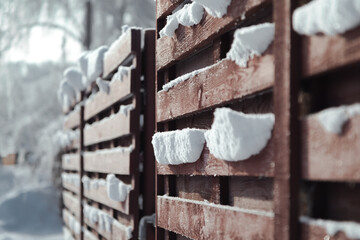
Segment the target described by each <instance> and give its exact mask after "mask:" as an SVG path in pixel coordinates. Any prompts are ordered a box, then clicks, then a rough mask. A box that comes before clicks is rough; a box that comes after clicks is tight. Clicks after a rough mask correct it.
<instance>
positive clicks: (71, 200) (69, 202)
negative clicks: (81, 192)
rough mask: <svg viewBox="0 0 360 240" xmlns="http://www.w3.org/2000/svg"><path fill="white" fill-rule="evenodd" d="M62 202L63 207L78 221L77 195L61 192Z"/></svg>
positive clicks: (79, 209)
mask: <svg viewBox="0 0 360 240" xmlns="http://www.w3.org/2000/svg"><path fill="white" fill-rule="evenodd" d="M62 195H63V202H64V205H65V207H66V208H67V209H68V210H69V211H70V212H71V213H72V214H74V216H75V217H76V218H77V219H80V211H81V206H80V201H79V197H78V196H77V195H73V194H71V193H70V192H67V191H63V192H62Z"/></svg>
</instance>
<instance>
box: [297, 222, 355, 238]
mask: <svg viewBox="0 0 360 240" xmlns="http://www.w3.org/2000/svg"><path fill="white" fill-rule="evenodd" d="M301 239H302V240H319V239H326V240H355V239H353V238H349V237H347V236H346V234H345V233H343V232H338V233H336V234H335V235H334V236H330V235H329V234H328V233H327V232H326V229H325V228H323V227H320V226H316V225H311V224H308V223H302V224H301Z"/></svg>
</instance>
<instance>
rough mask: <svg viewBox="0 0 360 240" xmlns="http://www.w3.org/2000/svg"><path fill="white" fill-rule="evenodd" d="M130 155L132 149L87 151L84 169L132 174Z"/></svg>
mask: <svg viewBox="0 0 360 240" xmlns="http://www.w3.org/2000/svg"><path fill="white" fill-rule="evenodd" d="M130 156H131V152H130V151H123V152H121V151H112V152H111V151H109V152H103V153H99V152H92V153H90V152H85V153H84V170H85V171H87V172H100V173H114V174H120V175H130V174H131V170H130ZM99 159H101V161H99Z"/></svg>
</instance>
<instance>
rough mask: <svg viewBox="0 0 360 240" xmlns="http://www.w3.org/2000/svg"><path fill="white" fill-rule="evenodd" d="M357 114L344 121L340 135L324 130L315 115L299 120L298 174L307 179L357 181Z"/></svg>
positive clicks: (359, 172)
mask: <svg viewBox="0 0 360 240" xmlns="http://www.w3.org/2000/svg"><path fill="white" fill-rule="evenodd" d="M358 126H360V116H355V117H352V118H351V119H349V121H347V122H346V123H345V124H344V126H343V129H342V133H341V134H336V133H331V132H327V131H326V130H325V128H324V127H323V126H322V125H321V123H320V122H319V120H318V119H317V117H316V115H310V116H308V117H307V118H305V119H303V120H302V133H303V138H302V139H303V143H302V146H303V149H302V162H303V166H302V175H303V178H305V179H309V180H321V181H359V180H360V169H359V168H357V167H354V166H358V165H359V164H360V158H359V155H360V128H359V127H358Z"/></svg>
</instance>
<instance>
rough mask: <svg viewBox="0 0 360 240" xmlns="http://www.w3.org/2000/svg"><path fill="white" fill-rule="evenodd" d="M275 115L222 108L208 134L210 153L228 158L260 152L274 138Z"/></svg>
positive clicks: (232, 158)
mask: <svg viewBox="0 0 360 240" xmlns="http://www.w3.org/2000/svg"><path fill="white" fill-rule="evenodd" d="M274 120H275V117H274V114H272V113H268V114H244V113H241V112H236V111H233V110H231V109H229V108H218V109H216V110H215V113H214V122H213V124H212V126H211V129H210V130H209V131H207V132H206V133H205V139H206V144H207V146H208V147H209V150H210V153H211V154H212V155H214V156H215V157H216V158H220V159H223V160H226V161H241V160H246V159H248V158H249V157H250V156H252V155H255V154H258V153H259V152H260V151H261V150H262V149H263V148H264V147H265V146H266V144H267V142H268V141H269V139H270V137H271V131H272V129H273V126H274Z"/></svg>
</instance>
